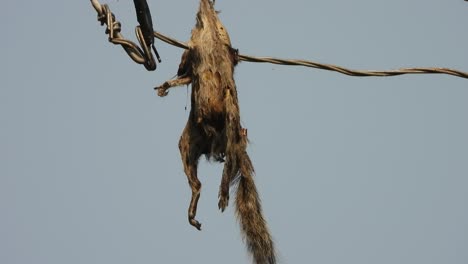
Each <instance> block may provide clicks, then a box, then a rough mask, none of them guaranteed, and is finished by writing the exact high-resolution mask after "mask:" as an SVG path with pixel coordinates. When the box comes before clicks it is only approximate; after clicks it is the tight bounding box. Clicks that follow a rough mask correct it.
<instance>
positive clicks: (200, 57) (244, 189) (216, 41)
mask: <svg viewBox="0 0 468 264" xmlns="http://www.w3.org/2000/svg"><path fill="white" fill-rule="evenodd" d="M213 5H214V3H212V2H211V1H209V0H201V1H200V8H199V11H198V14H197V22H196V25H195V28H194V29H193V30H192V37H191V39H190V41H189V49H188V50H187V51H185V52H184V54H183V55H182V61H181V63H180V66H179V70H178V72H177V75H178V77H177V78H176V79H174V80H170V81H167V82H165V83H164V84H163V85H161V86H160V87H157V89H158V93H159V95H160V96H165V95H167V90H168V89H169V88H171V87H174V86H179V85H188V84H190V83H191V84H192V95H191V110H190V116H189V120H188V122H187V125H186V126H185V129H184V131H183V133H182V136H181V138H180V141H179V149H180V154H181V158H182V162H183V165H184V171H185V174H186V175H187V178H188V181H189V184H190V187H191V189H192V199H191V201H190V206H189V210H188V220H189V222H190V224H191V225H193V226H194V227H196V228H197V229H199V230H201V224H200V223H199V222H198V221H197V220H196V219H195V215H196V212H197V203H198V199H199V197H200V191H201V183H200V181H199V180H198V177H197V165H198V160H199V159H200V156H201V155H205V156H207V157H208V158H210V159H212V160H215V161H219V162H224V170H223V176H222V180H221V185H220V189H219V202H218V206H219V209H220V210H221V211H224V209H225V208H226V207H227V205H228V201H229V187H230V185H237V194H236V202H235V203H236V213H237V216H238V219H239V222H240V226H241V230H242V233H243V235H244V238H245V241H246V244H247V248H248V249H249V252H251V253H252V255H253V259H254V261H255V263H257V264H274V263H276V254H275V250H274V245H273V241H272V238H271V236H270V233H269V231H268V228H267V225H266V222H265V219H264V218H263V215H262V209H261V204H260V199H259V197H258V193H257V189H256V187H255V183H254V180H253V174H254V168H253V166H252V162H251V161H250V158H249V156H248V154H247V151H246V148H247V130H246V129H243V128H242V127H241V125H240V116H239V105H238V101H237V90H236V84H235V82H234V77H233V75H234V66H235V65H236V64H237V51H236V50H234V49H233V48H232V47H231V41H230V39H229V35H228V33H227V31H226V29H225V27H224V26H223V24H222V23H221V21H220V20H219V18H218V15H217V13H216V11H215V10H214V7H213Z"/></svg>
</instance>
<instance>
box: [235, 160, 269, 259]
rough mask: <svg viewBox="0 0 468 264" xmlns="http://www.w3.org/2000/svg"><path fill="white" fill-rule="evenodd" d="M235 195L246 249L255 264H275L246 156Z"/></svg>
mask: <svg viewBox="0 0 468 264" xmlns="http://www.w3.org/2000/svg"><path fill="white" fill-rule="evenodd" d="M240 165H241V175H240V178H239V179H238V186H237V194H236V214H237V217H238V219H239V222H240V226H241V231H242V235H243V237H244V239H245V242H246V244H247V249H248V250H249V252H250V253H251V254H252V256H253V259H254V261H255V263H256V264H275V263H276V253H275V249H274V243H273V240H272V238H271V235H270V232H269V230H268V227H267V223H266V221H265V219H264V218H263V215H262V206H261V203H260V198H259V196H258V192H257V188H256V187H255V182H254V179H253V167H252V163H251V161H250V159H249V157H248V155H247V153H244V157H243V158H242V161H241V164H240Z"/></svg>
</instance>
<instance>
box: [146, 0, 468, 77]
mask: <svg viewBox="0 0 468 264" xmlns="http://www.w3.org/2000/svg"><path fill="white" fill-rule="evenodd" d="M467 1H468V0H467ZM154 36H155V37H156V38H158V39H160V40H162V41H164V42H166V43H168V44H170V45H173V46H176V47H179V48H183V49H188V45H187V44H186V43H184V42H181V41H178V40H176V39H173V38H171V37H168V36H165V35H163V34H161V33H159V32H154ZM238 56H239V60H241V61H246V62H259V63H272V64H279V65H289V66H304V67H310V68H316V69H321V70H328V71H335V72H339V73H341V74H345V75H349V76H356V77H369V76H374V77H388V76H397V75H403V74H448V75H452V76H456V77H460V78H465V79H468V72H463V71H458V70H454V69H449V68H435V67H432V68H401V69H397V70H387V71H375V70H352V69H348V68H344V67H341V66H337V65H333V64H323V63H318V62H313V61H307V60H288V59H279V58H272V57H254V56H249V55H242V54H239V55H238Z"/></svg>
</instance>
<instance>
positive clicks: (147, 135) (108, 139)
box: [0, 0, 468, 264]
mask: <svg viewBox="0 0 468 264" xmlns="http://www.w3.org/2000/svg"><path fill="white" fill-rule="evenodd" d="M148 2H149V5H150V7H151V10H152V14H153V20H154V22H155V28H156V29H157V30H158V31H161V32H163V33H165V34H167V35H170V36H172V37H175V38H177V39H179V40H183V41H186V40H188V38H189V36H190V30H191V28H192V26H193V25H194V21H195V13H196V9H197V7H198V1H196V0H191V1H174V0H158V1H156V0H154V1H153V0H149V1H148ZM216 2H217V4H216V5H217V8H218V9H220V10H222V13H221V14H220V17H221V19H222V20H223V21H224V24H225V26H226V27H227V29H228V30H229V32H230V35H231V39H232V42H233V46H234V47H236V48H238V49H239V50H240V52H241V53H243V54H249V55H256V56H277V57H283V58H299V59H311V60H315V61H318V62H323V63H333V64H339V65H342V66H346V67H352V68H357V69H382V70H384V69H394V68H398V67H417V66H421V67H423V66H424V67H430V66H437V67H450V68H455V69H459V70H463V71H468V49H467V47H468V34H467V25H468V3H467V2H464V1H462V0H450V1H447V0H444V1H436V0H412V1H405V0H394V1H384V0H354V1H330V0H327V1H325V0H321V1H306V0H289V1H267V0H255V1H251V0H250V1H249V0H237V1H225V0H218V1H216ZM102 3H108V4H110V6H111V9H112V11H113V12H114V13H115V14H116V16H117V18H118V20H119V21H121V22H122V24H123V33H124V35H125V36H126V37H127V38H129V39H131V40H135V35H134V27H135V26H136V25H137V22H136V17H135V12H134V9H133V8H134V7H133V2H132V1H125V0H118V1H117V0H108V1H107V2H102ZM0 21H1V23H0V24H1V28H2V33H3V34H2V35H3V37H2V40H3V41H2V42H1V44H0V45H1V49H0V54H1V58H2V59H1V60H0V69H1V72H2V78H0V122H1V129H0V212H1V217H0V263H4V264H64V263H66V264H102V263H112V264H124V263H126V264H127V263H226V264H238V263H250V260H249V258H248V255H247V253H246V250H245V248H244V244H243V242H242V241H241V237H240V235H239V228H238V225H237V222H236V220H235V218H234V215H233V209H232V207H231V206H230V207H229V208H228V210H227V211H226V212H225V213H220V212H219V211H218V210H217V192H218V185H219V183H220V176H221V170H222V167H221V165H219V164H208V163H207V162H206V161H204V160H202V161H201V166H200V169H199V175H200V179H201V181H202V183H203V192H202V196H201V199H200V204H199V211H198V219H199V220H200V221H201V222H202V223H203V231H202V232H199V231H197V230H195V229H194V228H193V227H191V226H190V225H189V224H188V222H187V215H186V214H187V206H188V201H189V199H190V191H189V187H188V184H187V181H186V177H185V175H184V173H183V171H182V165H181V162H180V158H179V153H178V148H177V142H178V139H179V135H180V134H181V132H182V128H183V127H184V125H185V122H186V120H187V116H188V110H185V106H186V104H187V96H188V95H187V89H186V88H179V89H175V90H173V91H171V92H170V95H169V96H168V97H166V98H159V97H157V96H156V94H155V92H154V91H153V87H154V86H156V85H158V84H161V83H162V82H164V81H165V80H167V79H169V78H171V77H172V76H174V74H175V73H176V71H177V66H178V63H179V59H180V55H181V53H182V50H181V49H178V48H175V47H173V46H169V45H167V44H165V43H161V42H160V41H158V42H157V46H158V49H159V52H160V54H161V57H162V59H163V63H162V64H159V66H158V69H157V71H155V72H147V71H146V70H145V69H144V68H143V66H141V65H137V64H135V63H134V62H133V61H131V60H130V59H129V58H128V57H127V55H126V54H125V53H124V52H123V50H122V49H121V48H120V47H117V46H113V45H111V44H110V43H108V42H107V36H106V35H105V34H104V27H101V26H100V25H99V23H98V22H97V20H96V13H95V11H94V9H93V8H92V7H91V4H90V2H89V1H87V0H83V1H52V0H46V1H5V2H4V5H3V7H2V8H1V9H0ZM236 81H237V86H238V91H239V100H240V107H241V114H242V118H243V124H244V126H245V127H247V128H248V129H249V137H250V140H251V145H250V147H249V153H250V155H251V158H252V160H253V163H254V166H255V168H256V172H257V175H256V181H257V186H258V189H259V192H260V195H261V197H262V201H263V206H264V213H265V216H266V219H267V220H268V223H269V226H270V229H271V231H272V234H273V236H274V238H275V241H276V245H277V247H278V251H279V255H280V259H281V263H288V264H289V263H293V264H296V263H320V264H342V263H346V264H396V263H398V264H439V263H440V264H465V263H468V225H467V223H468V207H467V205H466V204H467V201H468V191H467V187H468V137H467V135H468V119H467V113H468V104H467V99H468V80H466V79H460V78H456V77H452V76H443V75H417V76H400V77H391V78H357V77H349V76H344V75H340V74H338V73H332V72H326V71H321V70H316V69H307V68H300V67H286V66H277V65H268V64H253V63H241V64H240V65H239V66H238V67H237V70H236Z"/></svg>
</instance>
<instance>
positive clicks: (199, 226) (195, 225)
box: [189, 218, 201, 231]
mask: <svg viewBox="0 0 468 264" xmlns="http://www.w3.org/2000/svg"><path fill="white" fill-rule="evenodd" d="M189 222H190V224H191V225H192V226H194V227H195V228H196V229H198V230H199V231H201V224H200V222H198V221H197V220H195V219H193V218H192V219H189Z"/></svg>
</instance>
